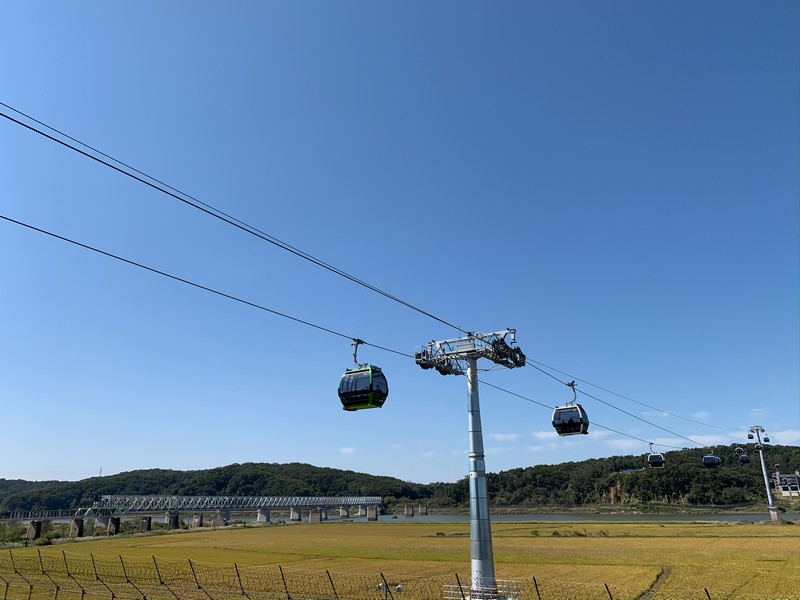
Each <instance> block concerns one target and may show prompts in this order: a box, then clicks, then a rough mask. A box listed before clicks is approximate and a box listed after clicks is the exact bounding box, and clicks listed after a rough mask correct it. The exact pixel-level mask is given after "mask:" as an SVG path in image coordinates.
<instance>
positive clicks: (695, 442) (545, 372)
mask: <svg viewBox="0 0 800 600" xmlns="http://www.w3.org/2000/svg"><path fill="white" fill-rule="evenodd" d="M533 362H535V361H533ZM527 364H530V365H531V366H532V367H533V368H534V369H536V370H537V371H540V372H541V373H544V374H545V375H547V376H548V377H550V378H552V379H555V380H556V381H558V382H559V383H561V384H563V385H568V384H567V382H565V381H561V380H560V379H559V378H558V377H556V376H555V375H553V374H551V373H548V372H547V371H545V370H543V369H541V368H539V367H537V366H536V365H535V364H532V363H531V361H528V362H527ZM553 370H555V369H553ZM559 372H560V371H559ZM595 387H597V386H595ZM579 391H580V393H581V394H583V395H584V396H588V397H589V398H592V399H593V400H597V401H598V402H600V403H601V404H605V405H606V406H609V407H611V408H613V409H614V410H618V411H619V412H621V413H623V414H626V415H628V416H629V417H633V418H634V419H637V420H639V421H641V422H642V423H647V424H648V425H650V426H651V427H655V428H657V429H660V430H661V431H666V432H667V433H669V434H671V435H676V436H678V437H679V438H681V439H684V440H687V441H690V442H692V443H693V444H695V445H697V446H701V447H703V446H705V444H701V443H700V442H698V441H695V440H693V439H691V438H688V437H686V436H685V435H681V434H680V433H676V432H674V431H672V430H670V429H667V428H666V427H662V426H661V425H656V424H655V423H652V422H650V421H648V420H647V419H643V418H642V417H640V416H638V415H635V414H633V413H631V412H628V411H627V410H625V409H622V408H619V407H618V406H614V405H613V404H611V403H610V402H606V401H605V400H601V399H600V398H598V397H597V396H593V395H592V394H590V393H588V392H585V391H583V390H579ZM658 445H659V446H660V445H661V444H658Z"/></svg>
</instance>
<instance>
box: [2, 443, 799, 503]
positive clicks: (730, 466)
mask: <svg viewBox="0 0 800 600" xmlns="http://www.w3.org/2000/svg"><path fill="white" fill-rule="evenodd" d="M748 451H749V452H750V456H751V462H750V463H749V464H747V465H741V464H739V462H738V457H737V455H736V454H735V453H734V451H733V448H732V447H730V446H715V447H712V448H706V449H687V450H680V451H675V452H667V453H665V454H664V458H665V459H666V461H667V464H666V466H665V467H664V468H662V469H643V467H644V465H645V461H646V459H645V456H644V455H636V456H614V457H610V458H602V459H591V460H585V461H582V462H569V463H561V464H557V465H538V466H532V467H526V468H520V469H512V470H510V471H501V472H499V473H489V474H488V484H489V498H490V502H491V504H492V506H494V507H506V506H519V507H538V506H542V507H568V506H585V505H594V504H627V503H632V502H644V503H646V502H659V503H664V502H666V503H674V504H715V505H729V504H741V503H763V502H764V496H765V494H764V480H763V476H762V474H761V468H760V465H759V460H758V453H757V452H755V450H753V449H752V446H750V447H749V448H748ZM709 452H713V453H714V454H715V455H716V456H718V457H719V458H720V459H721V460H722V464H721V466H720V467H719V468H717V469H706V468H704V467H703V466H702V465H701V458H702V456H703V455H705V454H708V453H709ZM766 452H767V460H768V467H769V471H770V472H772V471H773V470H774V465H775V464H780V465H781V467H780V470H781V471H782V472H788V473H794V472H795V471H800V447H797V446H768V447H767V450H766ZM465 467H466V465H465ZM638 469H643V470H638ZM103 494H170V495H185V496H206V495H208V496H214V495H216V496H382V497H383V498H384V500H385V502H387V503H388V504H392V503H395V502H407V501H411V500H413V501H425V502H426V503H427V504H428V505H429V506H430V507H432V508H437V507H440V508H459V507H464V506H467V505H468V503H469V483H468V478H466V477H465V478H464V479H461V480H459V481H457V482H454V483H431V484H418V483H410V482H407V481H401V480H399V479H395V478H393V477H381V476H375V475H367V474H364V473H356V472H354V471H343V470H339V469H331V468H322V467H314V466H312V465H307V464H301V463H290V464H270V463H245V464H234V465H229V466H226V467H219V468H215V469H207V470H202V471H174V470H165V469H149V470H140V471H129V472H126V473H120V474H119V475H110V476H106V477H92V478H89V479H84V480H81V481H74V482H58V481H43V482H30V481H22V480H6V479H0V511H9V510H16V509H32V508H33V509H39V508H45V509H51V508H78V507H88V506H90V505H91V504H92V502H94V501H96V500H98V499H99V497H100V496H101V495H103Z"/></svg>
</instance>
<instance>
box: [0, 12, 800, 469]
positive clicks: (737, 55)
mask: <svg viewBox="0 0 800 600" xmlns="http://www.w3.org/2000/svg"><path fill="white" fill-rule="evenodd" d="M799 17H800V6H799V5H798V4H797V3H796V2H789V1H785V2H780V1H779V2H771V3H767V4H763V3H755V2H736V1H734V2H727V1H726V2H721V1H710V2H682V1H679V2H671V3H663V2H649V1H647V2H607V3H597V2H577V1H570V2H505V3H501V4H496V5H490V4H486V3H477V2H438V3H427V2H407V3H368V2H335V3H333V2H330V3H322V2H319V3H310V2H280V3H278V2H239V3H233V4H228V3H225V4H223V3H198V2H172V3H168V4H164V3H156V2H138V3H128V4H119V3H114V4H108V3H101V2H77V3H70V4H69V5H66V4H62V3H56V2H35V3H31V2H12V3H7V4H6V5H5V6H4V16H3V23H2V35H0V51H2V54H3V57H4V60H3V63H2V67H0V68H1V69H2V81H3V85H2V94H0V101H1V102H3V103H5V104H6V105H9V106H11V107H14V108H16V109H18V110H20V111H23V112H25V113H27V114H28V115H30V116H32V117H35V118H36V119H39V120H41V121H43V122H45V123H47V124H49V125H51V126H53V127H56V128H58V129H60V130H61V131H63V132H65V133H67V134H69V135H71V136H74V137H75V138H78V139H80V140H81V141H83V142H85V143H87V144H90V145H92V146H94V147H96V148H98V149H100V150H102V151H103V152H106V153H108V154H110V155H112V156H114V157H116V158H118V159H120V160H123V161H125V162H126V163H128V164H130V165H132V166H135V167H136V168H138V169H140V170H142V171H144V172H146V173H148V174H150V175H152V176H155V177H157V178H159V179H161V180H163V181H165V182H166V183H168V184H170V185H172V186H175V187H176V188H179V189H181V190H183V191H185V192H188V193H190V194H192V195H193V196H195V197H197V198H199V199H200V200H202V201H203V202H206V203H209V204H211V205H213V206H215V207H217V208H219V209H221V210H223V211H225V212H227V213H229V214H231V215H233V216H234V217H236V218H238V219H241V220H243V221H245V222H247V223H249V224H251V225H254V226H256V227H258V228H259V229H261V230H262V231H265V232H267V233H269V234H270V235H273V236H275V237H277V238H279V239H281V240H283V241H285V242H287V243H289V244H291V245H293V246H295V247H297V248H299V249H301V250H303V251H305V252H307V253H310V254H312V255H314V256H316V257H318V258H320V259H321V260H324V261H326V262H328V263H330V264H332V265H335V266H336V267H338V268H340V269H342V270H344V271H346V272H348V273H350V274H352V275H354V276H356V277H358V278H360V279H362V280H365V281H367V282H369V283H370V284H371V285H373V286H376V287H378V288H380V289H382V290H385V291H386V292H388V293H390V294H392V295H394V296H397V297H399V298H401V299H402V300H404V301H406V302H408V303H410V304H413V305H414V306H417V307H420V308H422V309H423V310H425V311H427V312H428V313H431V314H432V315H435V316H436V317H439V318H441V319H442V320H444V321H446V322H448V323H452V324H455V325H458V326H459V327H461V328H463V329H465V330H468V331H496V330H501V329H504V328H506V327H513V328H516V330H517V340H518V342H519V345H520V347H521V348H522V349H523V351H524V352H525V353H526V355H527V356H528V358H529V359H530V360H532V361H537V362H538V363H541V364H544V365H548V366H549V367H554V368H556V369H558V370H559V371H563V372H565V373H568V374H569V376H567V375H562V374H561V373H558V372H552V371H551V372H550V373H551V374H552V375H554V376H555V377H557V378H558V379H560V380H561V381H567V380H569V379H571V378H578V379H579V380H581V381H579V382H578V390H579V391H581V392H588V393H590V394H592V395H593V396H596V397H597V398H599V399H600V400H602V402H600V401H598V400H596V399H594V398H589V397H587V396H585V395H581V398H580V400H579V401H580V402H581V403H582V404H583V406H584V407H585V408H586V409H587V411H588V413H589V415H590V419H591V421H592V424H593V425H592V429H591V432H590V435H588V436H577V437H570V438H558V437H557V436H555V434H554V433H553V431H552V427H551V425H550V409H548V408H545V407H543V406H541V405H544V406H546V407H553V406H556V405H560V404H563V403H564V402H566V401H567V400H570V399H571V392H570V390H569V389H568V388H566V387H565V386H564V385H562V384H561V383H559V382H558V381H556V380H554V379H553V378H551V377H548V376H547V375H544V374H542V373H541V372H540V371H539V370H537V369H535V368H531V367H526V368H523V369H515V370H506V369H494V370H490V371H484V372H481V374H480V378H481V381H484V382H487V383H490V384H492V385H496V386H499V387H501V388H503V389H506V390H509V391H512V392H513V393H514V394H519V395H522V396H524V397H525V398H520V397H518V396H515V395H512V394H508V393H504V392H502V391H500V390H497V389H496V388H492V387H490V386H487V385H484V386H482V387H481V388H480V391H481V408H482V418H483V430H484V437H485V445H486V449H487V457H486V465H487V469H488V470H489V471H495V472H496V471H501V470H506V469H510V468H515V467H526V466H530V465H536V464H542V463H557V462H562V461H568V460H583V459H586V458H592V457H603V456H610V455H614V454H642V455H644V454H645V453H646V452H647V451H648V446H647V444H645V443H643V442H642V441H641V440H646V441H652V442H654V443H656V444H657V445H656V449H661V450H662V451H666V450H670V449H671V448H672V447H678V448H681V447H691V446H695V445H704V444H731V445H735V444H736V443H739V442H741V441H742V440H743V439H744V437H745V434H746V429H747V427H748V426H751V425H755V424H759V425H763V426H764V427H765V428H766V429H767V431H768V433H769V434H770V437H771V439H772V441H773V442H778V443H783V444H799V443H800V409H799V408H798V397H799V395H798V388H799V387H800V385H799V383H798V362H799V361H798V271H799V270H798V255H799V254H800V253H799V252H798V223H799V219H798V198H799V197H800V194H799V192H800V185H799V178H798V165H800V161H799V160H798V139H800V136H799V135H798V134H799V133H800V118H799V117H798V115H799V114H800V113H799V112H798V107H799V106H800V102H798V100H799V99H800V95H799V93H798V92H799V91H800V86H799V85H798V81H799V77H800V18H799ZM0 109H2V112H3V113H5V114H8V115H10V116H13V117H15V118H17V119H20V120H22V121H24V122H26V123H28V124H33V123H31V122H30V121H29V120H27V119H25V118H23V117H20V116H19V115H18V114H16V113H14V112H13V111H12V110H10V109H8V108H6V107H0ZM0 181H2V193H0V214H2V215H3V216H5V217H9V218H12V219H15V220H18V221H22V222H25V223H28V224H30V225H33V226H36V227H39V228H42V229H45V230H48V231H52V232H54V233H56V234H59V235H62V236H66V237H69V238H72V239H75V240H77V241H80V242H82V243H84V244H88V245H91V246H94V247H97V248H100V249H102V250H104V251H107V252H110V253H114V254H117V255H120V256H123V257H125V258H127V259H130V260H133V261H137V262H140V263H143V264H146V265H148V266H150V267H153V268H156V269H159V270H162V271H165V272H168V273H170V274H173V275H176V276H178V277H182V278H185V279H188V280H191V281H194V282H196V283H198V284H202V285H205V286H208V287H211V288H214V289H217V290H220V291H222V292H225V293H228V294H231V295H234V296H237V297H240V298H242V299H245V300H248V301H251V302H254V303H258V304H260V305H263V306H266V307H269V308H270V309H273V310H276V311H280V312H283V313H287V314H290V315H292V316H294V317H297V318H299V319H303V320H306V321H309V322H311V323H314V324H316V325H319V326H322V327H326V328H329V329H331V330H334V331H336V332H340V333H343V334H345V336H347V337H358V338H361V339H363V340H365V341H367V342H369V343H371V344H375V345H378V346H382V347H384V348H389V349H391V350H395V351H397V352H399V353H401V354H397V353H395V352H386V351H382V350H380V349H377V348H375V347H362V348H361V349H360V351H359V358H360V359H362V360H366V361H369V362H372V363H374V364H378V365H380V366H382V367H383V369H384V371H385V372H386V374H387V377H388V379H389V386H390V395H389V399H388V400H387V402H386V404H385V405H384V407H383V408H382V409H380V410H370V411H360V412H357V413H346V412H344V411H342V410H341V406H340V404H339V400H338V398H337V396H336V387H337V384H338V380H339V377H340V376H341V374H342V372H343V371H344V369H345V368H347V367H349V366H351V364H352V348H351V346H350V342H349V340H348V339H346V338H343V337H340V336H337V335H332V334H329V333H324V332H321V331H319V330H317V329H314V328H311V327H307V326H304V325H300V324H297V323H295V322H292V321H289V320H286V319H282V318H279V317H276V316H273V315H270V314H268V313H265V312H263V311H259V310H256V309H253V308H250V307H247V306H244V305H241V304H238V303H236V302H233V301H230V300H226V299H224V298H221V297H218V296H215V295H212V294H209V293H206V292H202V291H200V290H197V289H194V288H192V287H189V286H186V285H183V284H180V283H177V282H175V281H171V280H168V279H166V278H163V277H160V276H158V275H154V274H152V273H148V272H145V271H143V270H140V269H136V268H135V267H131V266H129V265H125V264H123V263H120V262H117V261H114V260H112V259H109V258H106V257H103V256H100V255H97V254H95V253H92V252H89V251H87V250H83V249H80V248H76V247H74V246H70V245H68V244H66V243H64V242H61V241H58V240H55V239H52V238H49V237H46V236H44V235H42V234H40V233H36V232H33V231H30V230H28V229H25V228H23V227H21V226H19V225H15V224H13V223H10V222H8V221H0V278H2V281H3V282H4V285H3V290H4V291H3V293H2V294H1V295H0V314H2V321H1V322H2V329H1V330H0V342H1V343H0V364H2V373H3V385H2V386H0V402H2V415H3V416H2V419H3V424H4V427H3V435H2V436H0V456H3V457H4V459H3V461H2V462H1V463H0V477H5V478H23V479H35V480H42V479H62V480H63V479H81V478H84V477H90V476H94V475H97V474H98V473H99V471H100V469H101V468H102V470H103V473H104V474H111V473H117V472H121V471H128V470H132V469H138V468H152V467H161V468H174V469H202V468H211V467H215V466H220V465H226V464H231V463H235V462H276V463H285V462H295V461H296V462H305V463H311V464H314V465H318V466H330V467H335V468H342V469H352V470H355V471H360V472H367V473H373V474H381V475H391V476H395V477H399V478H402V479H405V480H410V481H415V482H430V481H455V480H456V479H459V478H461V477H463V476H464V475H466V473H467V471H468V468H469V464H468V459H467V449H468V440H467V411H466V409H467V405H466V381H465V380H464V378H457V377H441V376H439V375H438V374H436V373H435V372H433V371H423V370H421V369H420V368H419V367H417V366H416V365H415V364H414V362H413V360H411V359H410V358H408V357H407V356H404V355H403V354H411V353H413V351H414V348H415V347H417V346H420V345H423V344H425V343H426V342H428V341H429V340H433V339H446V338H451V337H454V336H456V335H458V332H457V331H456V330H455V329H453V328H451V327H448V326H446V325H443V324H442V323H441V322H440V321H437V320H434V319H431V318H429V317H427V316H425V315H422V314H420V313H418V312H415V311H413V310H410V309H409V308H407V307H405V306H402V305H401V304H398V303H397V302H393V301H391V300H389V299H387V298H385V297H383V296H380V295H378V294H375V293H373V292H371V291H369V290H367V289H364V288H363V287H360V286H357V285H355V284H353V283H352V282H350V281H347V280H345V279H343V278H341V277H339V276H337V275H334V274H332V273H330V272H328V271H325V270H323V269H320V268H319V267H316V266H314V265H312V264H310V263H308V262H306V261H303V260H301V259H299V258H297V257H296V256H293V255H291V254H289V253H287V252H284V251H282V250H280V249H278V248H276V247H275V246H272V245H270V244H267V243H265V242H263V241H260V240H258V239H256V238H255V237H253V236H250V235H248V234H246V233H243V232H242V231H240V230H237V229H235V228H233V227H231V226H229V225H226V224H224V223H222V222H220V221H219V220H217V219H214V218H211V217H209V216H207V215H205V214H202V213H200V212H199V211H197V210H194V209H192V208H190V207H188V206H186V205H185V204H182V203H179V202H177V201H175V200H174V199H171V198H169V197H168V196H166V195H164V194H162V193H160V192H157V191H155V190H153V189H152V188H148V187H147V186H144V185H142V184H141V183H138V182H136V181H133V180H131V179H130V178H127V177H125V176H123V175H120V174H119V173H117V172H114V171H112V170H111V169H109V168H107V167H104V166H102V165H100V164H98V163H97V162H95V161H92V160H89V159H87V158H85V157H83V156H80V155H78V154H76V153H75V152H73V151H71V150H69V149H66V148H64V147H63V146H61V145H58V144H56V143H54V142H52V141H49V140H47V139H45V138H43V137H41V136H39V135H37V134H35V133H32V132H31V131H30V130H27V129H25V128H23V127H21V126H20V125H17V124H15V123H13V122H11V121H9V120H8V119H0ZM480 366H481V367H483V368H488V367H489V366H490V364H488V363H485V361H484V362H482V363H481V364H480ZM586 382H591V383H593V384H596V385H599V386H602V387H603V388H605V389H606V390H611V391H612V392H615V393H616V394H619V395H614V394H611V393H609V392H607V391H604V390H601V389H598V388H595V387H592V386H591V385H589V384H588V383H586ZM621 396H624V397H621ZM630 399H633V400H635V402H632V401H631V400H630ZM603 402H605V403H607V404H604V403H603ZM609 405H611V406H609ZM645 405H647V406H645ZM617 409H621V410H617ZM622 411H625V412H622ZM626 413H630V414H626ZM666 413H671V414H666ZM674 415H677V416H674ZM635 417H638V419H637V418H635ZM678 417H683V418H678ZM687 419H689V420H687ZM599 426H605V427H607V428H610V429H612V430H616V431H610V430H609V429H603V428H602V427H599ZM665 430H666V431H665ZM618 432H619V433H618ZM634 438H638V439H634ZM687 438H688V440H692V441H693V442H696V444H693V443H691V442H690V441H688V440H687Z"/></svg>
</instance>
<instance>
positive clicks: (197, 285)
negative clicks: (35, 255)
mask: <svg viewBox="0 0 800 600" xmlns="http://www.w3.org/2000/svg"><path fill="white" fill-rule="evenodd" d="M0 219H3V220H5V221H8V222H10V223H14V224H16V225H20V226H22V227H26V228H28V229H31V230H33V231H37V232H39V233H42V234H44V235H47V236H50V237H52V238H55V239H58V240H61V241H63V242H67V243H69V244H73V245H75V246H78V247H80V248H84V249H86V250H91V251H92V252H96V253H97V254H102V255H103V256H107V257H109V258H113V259H115V260H118V261H120V262H124V263H126V264H129V265H131V266H134V267H138V268H140V269H144V270H145V271H150V272H151V273H155V274H157V275H161V276H163V277H167V278H169V279H172V280H174V281H178V282H180V283H185V284H186V285H190V286H192V287H195V288H197V289H200V290H203V291H206V292H210V293H212V294H216V295H218V296H221V297H223V298H227V299H228V300H233V301H235V302H239V303H241V304H245V305H247V306H251V307H252V308H257V309H259V310H263V311H265V312H268V313H270V314H273V315H276V316H278V317H283V318H284V319H289V320H291V321H294V322H296V323H300V324H302V325H307V326H309V327H313V328H315V329H318V330H320V331H324V332H326V333H330V334H332V335H336V336H339V337H342V338H345V339H348V340H355V339H356V338H355V337H353V336H349V335H347V334H344V333H341V332H339V331H336V330H334V329H330V328H328V327H323V326H322V325H317V324H316V323H312V322H311V321H307V320H305V319H300V318H298V317H293V316H292V315H289V314H286V313H283V312H280V311H277V310H273V309H271V308H268V307H266V306H263V305H261V304H257V303H255V302H251V301H249V300H245V299H243V298H239V297H238V296H234V295H232V294H227V293H225V292H221V291H219V290H216V289H214V288H211V287H208V286H206V285H202V284H200V283H196V282H194V281H190V280H189V279H185V278H183V277H178V276H177V275H172V274H170V273H167V272H166V271H162V270H160V269H156V268H153V267H150V266H147V265H145V264H142V263H140V262H136V261H134V260H130V259H128V258H124V257H122V256H119V255H117V254H112V253H111V252H106V251H105V250H101V249H100V248H95V247H94V246H90V245H89V244H84V243H82V242H79V241H77V240H73V239H71V238H68V237H65V236H63V235H58V234H57V233H53V232H51V231H47V230H46V229H42V228H40V227H35V226H34V225H30V224H28V223H24V222H23V221H19V220H17V219H12V218H11V217H8V216H5V215H2V214H0ZM360 341H361V343H362V344H364V345H365V346H371V347H373V348H377V349H379V350H385V351H386V352H393V353H394V354H399V355H401V356H406V357H408V358H414V357H413V356H412V355H410V354H407V353H405V352H400V351H398V350H392V349H391V348H386V347H384V346H379V345H378V344H372V343H370V342H365V341H363V340H360Z"/></svg>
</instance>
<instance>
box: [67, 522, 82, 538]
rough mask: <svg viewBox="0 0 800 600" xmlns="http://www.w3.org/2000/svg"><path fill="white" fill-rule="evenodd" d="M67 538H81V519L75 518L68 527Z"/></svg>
mask: <svg viewBox="0 0 800 600" xmlns="http://www.w3.org/2000/svg"><path fill="white" fill-rule="evenodd" d="M69 537H73V538H74V537H78V538H79V537H83V517H75V518H74V519H72V523H71V524H70V526H69Z"/></svg>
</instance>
